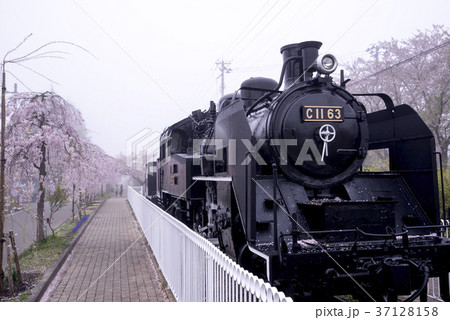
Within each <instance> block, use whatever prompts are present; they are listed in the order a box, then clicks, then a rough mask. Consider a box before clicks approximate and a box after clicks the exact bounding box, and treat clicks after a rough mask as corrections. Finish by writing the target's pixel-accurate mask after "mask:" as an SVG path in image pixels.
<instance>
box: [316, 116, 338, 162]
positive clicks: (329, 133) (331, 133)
mask: <svg viewBox="0 0 450 320" xmlns="http://www.w3.org/2000/svg"><path fill="white" fill-rule="evenodd" d="M319 137H320V139H322V141H323V149H322V161H323V158H324V157H325V156H328V143H329V142H331V141H333V140H334V138H335V137H336V129H334V127H333V126H332V125H331V124H324V125H323V126H321V127H320V129H319Z"/></svg>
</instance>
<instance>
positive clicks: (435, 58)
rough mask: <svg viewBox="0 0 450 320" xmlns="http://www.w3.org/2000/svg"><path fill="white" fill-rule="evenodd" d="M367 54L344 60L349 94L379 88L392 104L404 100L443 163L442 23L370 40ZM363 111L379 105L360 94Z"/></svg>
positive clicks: (447, 130) (448, 96) (446, 77)
mask: <svg viewBox="0 0 450 320" xmlns="http://www.w3.org/2000/svg"><path fill="white" fill-rule="evenodd" d="M368 52H369V54H370V57H369V58H368V59H363V58H359V59H357V60H355V61H353V62H352V63H351V64H348V65H346V67H345V69H346V71H347V72H348V74H347V76H348V77H349V78H350V79H352V81H350V82H349V83H348V88H349V90H350V91H351V92H352V93H374V92H383V93H387V94H389V95H390V96H391V97H392V99H393V101H394V103H395V104H403V103H405V104H409V105H410V106H411V107H413V108H414V109H415V110H416V111H417V112H418V113H419V114H420V115H421V116H422V118H423V119H424V120H425V122H426V123H427V124H428V126H429V127H430V129H431V130H432V132H433V133H434V136H435V139H436V142H437V145H438V147H439V149H440V151H441V153H442V158H443V163H444V164H445V165H447V164H448V152H449V151H450V150H449V147H450V102H449V101H450V34H449V31H448V30H447V29H446V28H445V27H444V26H433V28H432V29H431V30H425V31H418V32H417V33H416V34H414V35H413V36H412V37H411V38H409V39H406V40H397V39H391V40H390V41H384V42H379V43H377V44H374V45H372V46H371V47H370V48H369V49H368ZM361 99H362V100H364V104H365V105H366V107H368V108H369V110H372V111H373V110H377V109H379V108H381V107H382V106H381V105H382V104H381V103H380V100H379V99H377V98H363V97H361Z"/></svg>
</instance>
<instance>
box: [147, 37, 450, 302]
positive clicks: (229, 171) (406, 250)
mask: <svg viewBox="0 0 450 320" xmlns="http://www.w3.org/2000/svg"><path fill="white" fill-rule="evenodd" d="M320 46H321V43H320V42H315V41H309V42H303V43H299V44H292V45H288V46H285V47H283V48H282V49H281V52H282V54H283V62H284V63H283V68H282V74H281V78H280V81H279V83H277V82H276V81H274V80H271V79H266V78H251V79H249V80H247V81H245V82H244V83H243V84H242V87H241V88H240V90H239V91H238V92H236V93H235V94H230V95H226V96H224V97H223V98H222V99H221V100H220V101H219V103H218V106H217V110H216V105H215V104H214V103H211V106H210V109H209V110H207V111H204V112H202V111H196V112H194V113H193V114H192V115H191V116H190V117H188V118H186V119H183V120H182V121H180V122H178V123H176V124H174V125H172V126H170V127H169V128H168V129H166V130H165V132H164V133H163V134H162V136H161V150H160V151H161V152H160V159H159V160H158V170H157V177H156V180H157V182H156V190H151V189H150V190H149V193H150V195H149V196H151V197H152V198H153V199H157V200H158V201H159V203H160V204H161V205H163V206H164V207H165V208H166V209H168V211H169V212H170V213H171V214H173V215H174V216H176V217H177V218H179V219H180V220H182V221H183V222H184V223H186V224H187V225H188V226H190V227H191V228H192V229H193V230H195V231H197V232H200V233H202V234H203V235H204V236H206V237H208V238H210V239H211V240H212V241H213V242H215V243H216V244H217V245H218V246H219V247H220V248H221V249H222V250H223V251H224V252H226V253H227V254H228V255H229V256H230V257H232V258H233V259H235V260H236V261H237V262H238V263H240V264H241V265H242V266H243V267H245V268H246V269H248V270H250V271H252V272H253V273H255V274H257V275H258V276H260V277H263V278H265V279H266V280H268V281H270V282H271V283H272V284H273V285H276V286H278V287H280V288H281V289H282V290H284V291H285V292H286V293H287V294H289V295H291V296H292V297H293V298H294V299H295V300H298V301H311V300H319V301H320V300H322V301H323V300H333V299H336V297H337V296H339V295H344V294H352V295H353V296H354V297H355V298H357V299H358V300H360V301H372V300H377V301H385V300H389V301H396V300H397V297H398V296H400V295H406V296H409V297H408V298H407V299H406V300H414V299H415V298H417V297H418V296H420V297H421V298H422V300H424V299H425V298H426V283H427V281H428V279H429V278H430V277H440V285H441V296H442V298H443V299H444V300H446V301H448V300H449V286H448V273H449V271H450V259H449V257H450V242H449V241H448V239H447V238H444V237H441V236H440V233H441V232H442V230H443V229H442V228H441V227H440V226H439V225H440V214H439V197H438V187H437V184H438V181H437V167H436V155H435V143H434V137H433V134H432V133H431V131H430V130H429V129H428V127H427V126H426V125H425V123H424V122H423V121H422V119H421V118H420V117H419V115H418V114H417V113H416V112H415V111H414V110H413V109H412V108H411V107H410V106H408V105H398V106H394V105H393V103H392V101H391V99H390V98H389V97H388V96H386V95H384V94H374V95H377V96H379V97H380V98H381V99H383V100H384V102H385V103H386V109H385V110H381V111H377V112H373V113H367V111H366V109H365V107H364V105H363V104H361V103H360V102H359V101H358V100H357V99H356V96H357V95H352V94H350V93H349V92H348V91H346V89H345V83H346V81H345V80H344V78H343V74H342V73H341V80H340V83H339V84H336V83H335V82H333V81H332V78H331V77H330V75H329V74H330V73H331V72H333V71H334V69H335V68H336V59H335V58H334V57H333V56H332V55H329V54H327V55H324V56H320V57H319V55H318V51H319V48H320ZM283 79H284V90H280V88H281V84H282V82H283ZM377 149H386V150H388V151H389V166H390V170H389V171H385V172H363V171H362V170H361V166H362V163H363V161H364V159H365V157H366V155H367V153H368V152H369V151H371V150H377Z"/></svg>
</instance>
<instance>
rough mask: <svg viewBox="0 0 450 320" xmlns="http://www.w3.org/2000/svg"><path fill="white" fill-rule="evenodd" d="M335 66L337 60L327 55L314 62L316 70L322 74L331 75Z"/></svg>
mask: <svg viewBox="0 0 450 320" xmlns="http://www.w3.org/2000/svg"><path fill="white" fill-rule="evenodd" d="M337 66H338V63H337V59H336V58H335V57H334V56H333V55H332V54H329V53H327V54H324V55H321V56H319V57H318V58H317V60H316V69H317V71H318V72H319V73H322V74H330V73H333V71H334V70H336V68H337Z"/></svg>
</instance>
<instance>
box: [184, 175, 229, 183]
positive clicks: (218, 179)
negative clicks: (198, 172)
mask: <svg viewBox="0 0 450 320" xmlns="http://www.w3.org/2000/svg"><path fill="white" fill-rule="evenodd" d="M192 180H197V181H217V182H231V181H232V179H231V177H214V176H211V177H208V176H206V177H204V176H196V177H192Z"/></svg>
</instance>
